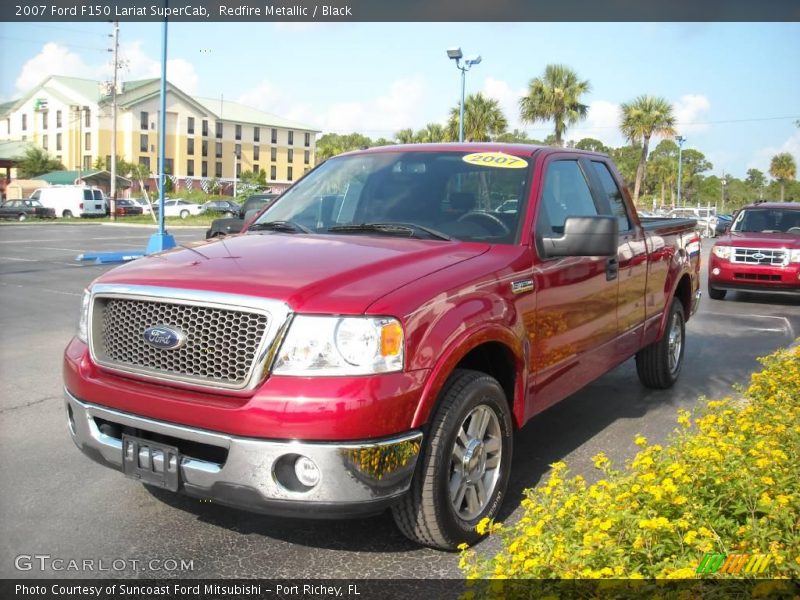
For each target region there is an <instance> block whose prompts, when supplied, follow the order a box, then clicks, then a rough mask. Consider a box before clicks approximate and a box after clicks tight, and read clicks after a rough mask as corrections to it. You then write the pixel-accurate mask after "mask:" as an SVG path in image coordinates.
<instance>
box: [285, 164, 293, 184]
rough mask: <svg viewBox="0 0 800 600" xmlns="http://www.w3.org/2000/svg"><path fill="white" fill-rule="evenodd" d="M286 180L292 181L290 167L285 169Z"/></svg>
mask: <svg viewBox="0 0 800 600" xmlns="http://www.w3.org/2000/svg"><path fill="white" fill-rule="evenodd" d="M286 179H288V180H289V181H291V180H292V167H286Z"/></svg>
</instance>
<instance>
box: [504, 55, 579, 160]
mask: <svg viewBox="0 0 800 600" xmlns="http://www.w3.org/2000/svg"><path fill="white" fill-rule="evenodd" d="M590 89H591V87H590V85H589V81H588V80H583V81H581V80H580V79H579V78H578V74H577V73H576V72H575V71H573V70H572V69H570V68H569V67H567V66H565V65H547V66H546V67H545V70H544V75H543V76H541V77H536V78H534V79H532V80H531V81H530V83H529V84H528V94H527V95H526V96H523V97H522V98H520V101H519V112H520V116H521V117H522V121H523V122H525V123H535V122H536V121H550V120H552V121H553V123H554V134H555V145H556V146H563V145H564V142H563V140H564V132H565V131H566V130H567V127H568V126H570V125H574V124H575V123H578V122H579V121H582V120H583V119H585V118H586V114H587V113H588V111H589V107H588V106H587V105H586V104H582V103H581V96H583V95H584V94H586V93H588V92H589V90H590Z"/></svg>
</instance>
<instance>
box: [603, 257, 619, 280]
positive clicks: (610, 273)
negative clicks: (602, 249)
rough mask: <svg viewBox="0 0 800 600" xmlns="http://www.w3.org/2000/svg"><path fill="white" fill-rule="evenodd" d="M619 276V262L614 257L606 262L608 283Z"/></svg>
mask: <svg viewBox="0 0 800 600" xmlns="http://www.w3.org/2000/svg"><path fill="white" fill-rule="evenodd" d="M617 275H619V260H617V257H615V256H613V257H611V258H609V259H608V260H607V261H606V281H612V280H614V279H616V278H617Z"/></svg>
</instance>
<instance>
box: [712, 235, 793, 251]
mask: <svg viewBox="0 0 800 600" xmlns="http://www.w3.org/2000/svg"><path fill="white" fill-rule="evenodd" d="M717 243H719V244H720V245H721V246H738V247H740V248H793V249H797V248H800V235H795V234H791V233H753V232H741V233H728V234H726V235H725V236H723V237H721V238H720V239H719V242H717Z"/></svg>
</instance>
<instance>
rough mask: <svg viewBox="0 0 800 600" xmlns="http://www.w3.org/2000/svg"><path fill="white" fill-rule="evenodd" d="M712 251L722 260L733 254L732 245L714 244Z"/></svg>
mask: <svg viewBox="0 0 800 600" xmlns="http://www.w3.org/2000/svg"><path fill="white" fill-rule="evenodd" d="M711 251H712V252H713V253H714V256H716V257H717V258H721V259H722V260H728V259H729V258H730V256H731V247H730V246H714V247H713V248H711Z"/></svg>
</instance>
